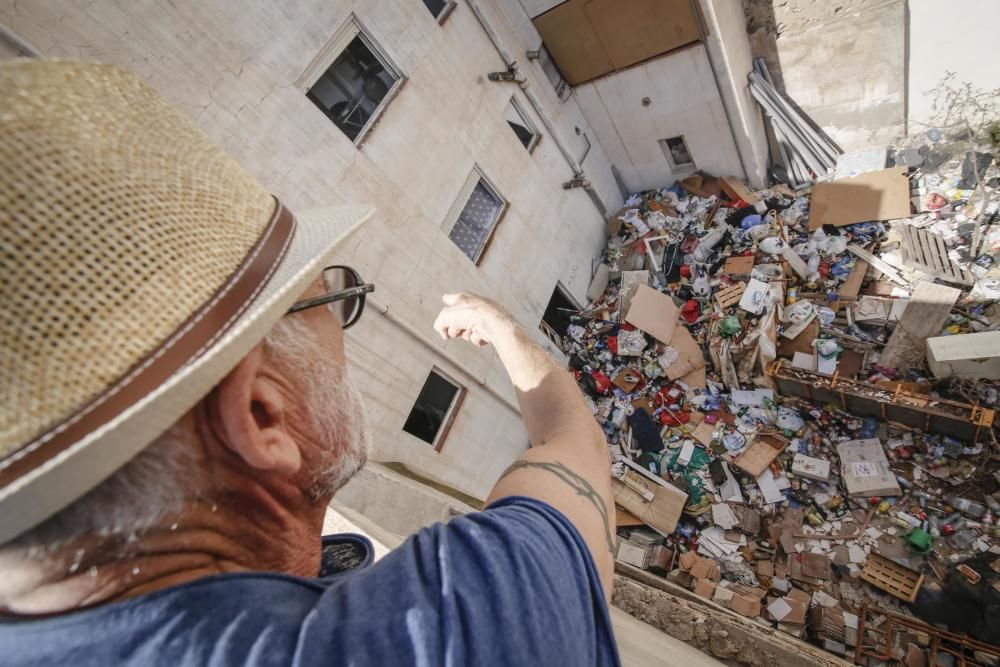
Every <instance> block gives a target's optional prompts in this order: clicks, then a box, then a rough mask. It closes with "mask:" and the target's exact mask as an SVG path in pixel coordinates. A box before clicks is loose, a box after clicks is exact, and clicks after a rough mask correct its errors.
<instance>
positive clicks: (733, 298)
mask: <svg viewBox="0 0 1000 667" xmlns="http://www.w3.org/2000/svg"><path fill="white" fill-rule="evenodd" d="M746 288H747V286H746V283H733V284H732V285H730V286H729V287H723V288H722V289H720V290H719V291H718V292H716V293H715V301H716V302H717V303H718V304H719V306H721V307H722V309H723V310H726V309H727V308H729V307H730V306H735V305H736V304H738V303H739V302H740V298H741V297H742V296H743V290H745V289H746Z"/></svg>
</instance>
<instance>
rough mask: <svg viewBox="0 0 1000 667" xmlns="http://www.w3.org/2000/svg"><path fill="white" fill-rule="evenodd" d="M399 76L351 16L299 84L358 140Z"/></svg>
mask: <svg viewBox="0 0 1000 667" xmlns="http://www.w3.org/2000/svg"><path fill="white" fill-rule="evenodd" d="M403 81H404V77H403V76H402V74H401V73H400V71H399V70H398V69H397V68H396V67H395V66H394V65H393V64H392V62H391V61H390V60H389V58H388V56H387V55H386V54H385V52H384V51H382V49H381V48H380V47H379V46H378V45H377V44H376V43H375V40H374V39H373V38H372V36H371V35H370V34H369V33H368V32H367V31H365V30H364V28H362V26H361V24H360V23H358V21H357V19H355V18H354V17H353V16H352V17H351V19H350V20H348V21H347V23H346V24H345V25H344V26H343V27H342V28H341V29H340V30H339V31H338V32H337V34H336V35H335V36H334V37H333V39H331V41H330V42H329V43H328V44H327V46H326V47H325V48H324V49H323V51H322V52H321V53H320V54H319V56H317V59H316V60H314V61H313V63H312V64H311V65H310V67H309V68H308V69H307V71H306V74H304V75H303V77H302V79H301V80H300V83H304V85H305V88H306V97H308V98H309V100H310V101H312V103H313V104H315V105H316V106H317V107H319V109H320V110H321V111H322V112H323V113H324V114H326V116H327V118H329V119H330V120H331V121H333V124H334V125H336V126H337V127H338V128H340V130H341V131H342V132H343V133H344V134H345V135H347V138H348V139H350V140H351V141H353V142H354V143H355V144H358V143H360V142H361V141H362V139H363V138H364V137H365V135H366V134H367V133H368V132H369V131H370V130H371V128H372V126H373V125H374V124H375V119H376V118H377V117H378V115H379V114H381V113H382V111H383V110H384V109H385V107H386V105H388V103H389V102H390V101H391V100H392V98H393V97H394V96H395V93H396V92H397V91H398V90H399V87H400V86H401V85H402V83H403Z"/></svg>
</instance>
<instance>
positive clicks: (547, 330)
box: [538, 283, 580, 350]
mask: <svg viewBox="0 0 1000 667" xmlns="http://www.w3.org/2000/svg"><path fill="white" fill-rule="evenodd" d="M579 312H580V304H578V303H577V302H576V299H574V298H573V295H572V294H570V293H569V290H567V289H566V288H565V287H564V286H563V284H562V283H556V286H555V289H553V290H552V296H551V297H549V305H547V306H546V307H545V313H544V314H543V315H542V321H541V322H540V323H539V324H538V328H539V329H541V330H542V333H544V334H545V336H546V337H547V338H548V339H549V340H551V341H552V342H553V343H555V345H556V347H558V348H559V349H560V350H562V349H563V337H564V336H565V335H566V331H567V330H569V325H570V324H572V323H573V320H572V317H573V315H574V314H576V313H579Z"/></svg>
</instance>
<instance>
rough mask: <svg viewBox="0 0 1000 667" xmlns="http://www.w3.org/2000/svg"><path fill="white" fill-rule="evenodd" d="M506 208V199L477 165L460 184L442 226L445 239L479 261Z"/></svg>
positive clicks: (473, 259)
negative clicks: (461, 185) (456, 195)
mask: <svg viewBox="0 0 1000 667" xmlns="http://www.w3.org/2000/svg"><path fill="white" fill-rule="evenodd" d="M506 209H507V202H506V201H505V200H504V198H503V197H501V196H500V194H499V192H497V189H496V188H495V187H494V186H493V184H492V183H490V181H489V179H487V178H486V176H485V175H484V174H483V172H482V170H480V169H479V167H478V166H477V167H475V168H474V169H473V170H472V173H471V174H470V175H469V178H468V179H467V180H466V182H465V185H464V186H463V187H462V191H461V193H460V194H459V197H458V200H457V201H456V202H455V205H454V206H452V209H451V212H450V213H449V214H448V217H447V218H446V219H445V223H444V225H443V228H444V231H445V232H446V233H447V234H448V238H450V239H451V240H452V241H453V242H454V243H455V245H457V246H458V247H459V249H460V250H461V251H462V252H464V253H465V255H466V256H467V257H468V258H469V259H471V260H472V261H473V262H475V263H476V264H478V263H479V260H481V259H482V257H483V253H484V252H485V251H486V246H487V245H488V243H489V241H490V238H491V237H492V236H493V232H494V230H495V229H496V226H497V223H498V222H499V221H500V218H501V217H502V216H503V213H504V211H505V210H506Z"/></svg>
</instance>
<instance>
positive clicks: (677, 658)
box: [323, 501, 724, 667]
mask: <svg viewBox="0 0 1000 667" xmlns="http://www.w3.org/2000/svg"><path fill="white" fill-rule="evenodd" d="M330 533H360V534H361V535H364V536H365V537H367V538H368V539H370V540H371V541H372V544H373V545H374V547H375V559H376V560H378V559H379V558H381V557H382V556H384V555H385V554H386V553H388V551H389V549H390V548H392V547H395V546H397V545H398V544H399V543H400V542H401V541H402V538H401V537H400V536H399V535H395V534H393V533H389V532H386V531H384V530H382V529H381V528H380V527H379V526H378V525H377V524H374V523H372V522H371V521H370V520H368V519H367V517H365V516H364V515H361V514H358V513H357V512H355V511H353V510H351V509H350V508H347V507H345V506H343V505H340V504H339V503H337V502H336V501H334V502H333V503H332V505H331V507H330V508H329V510H328V511H327V513H326V517H325V521H324V522H323V534H324V535H328V534H330ZM611 625H612V627H614V630H615V638H616V639H617V640H618V652H619V654H620V655H621V659H622V665H623V666H624V667H647V666H650V667H652V666H653V665H655V666H656V667H663V666H666V667H674V666H676V667H715V666H721V665H723V664H724V663H721V662H719V661H718V660H716V659H714V658H712V657H711V656H709V655H706V654H705V653H702V652H701V651H699V650H698V649H696V648H694V647H692V646H688V645H687V644H685V643H684V642H682V641H680V640H678V639H674V638H673V637H671V636H670V635H668V634H665V633H663V632H660V631H659V630H657V629H656V628H654V627H653V626H651V625H648V624H646V623H643V622H642V621H640V620H637V619H635V618H633V617H632V616H629V615H628V614H626V613H625V612H623V611H621V610H620V609H616V608H615V607H611Z"/></svg>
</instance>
